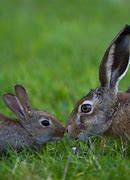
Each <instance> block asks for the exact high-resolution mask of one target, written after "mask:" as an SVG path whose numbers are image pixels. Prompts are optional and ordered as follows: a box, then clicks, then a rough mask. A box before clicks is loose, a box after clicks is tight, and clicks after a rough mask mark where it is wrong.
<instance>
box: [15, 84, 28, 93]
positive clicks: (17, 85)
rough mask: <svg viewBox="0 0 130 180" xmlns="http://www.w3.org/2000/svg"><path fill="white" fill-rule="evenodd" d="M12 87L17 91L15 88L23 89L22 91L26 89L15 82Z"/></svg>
mask: <svg viewBox="0 0 130 180" xmlns="http://www.w3.org/2000/svg"><path fill="white" fill-rule="evenodd" d="M14 89H15V91H17V90H19V89H23V90H24V91H26V90H25V88H24V87H23V86H22V85H20V84H16V85H15V86H14Z"/></svg>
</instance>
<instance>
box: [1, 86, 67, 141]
mask: <svg viewBox="0 0 130 180" xmlns="http://www.w3.org/2000/svg"><path fill="white" fill-rule="evenodd" d="M15 93H16V95H13V94H9V93H6V94H4V95H3V99H4V101H5V103H6V105H7V106H8V107H9V108H10V109H11V110H12V111H13V112H14V113H15V114H16V115H17V116H18V119H19V121H20V124H21V126H22V127H23V128H24V129H25V130H26V131H27V132H28V133H29V134H30V135H31V136H32V137H33V138H34V139H35V140H36V141H37V142H39V143H41V144H44V143H46V142H48V141H52V140H56V139H59V138H61V137H63V134H64V127H63V126H62V125H61V124H60V123H59V122H58V121H57V120H56V118H55V117H53V116H52V115H51V114H50V113H48V112H45V111H40V110H34V109H32V108H31V106H30V103H29V100H28V96H27V92H26V90H25V88H24V87H23V86H21V85H16V86H15Z"/></svg>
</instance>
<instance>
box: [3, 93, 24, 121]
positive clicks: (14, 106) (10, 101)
mask: <svg viewBox="0 0 130 180" xmlns="http://www.w3.org/2000/svg"><path fill="white" fill-rule="evenodd" d="M3 100H4V102H5V104H6V105H7V106H8V108H9V109H11V111H13V112H14V113H15V114H16V115H17V116H18V117H20V118H22V119H25V118H26V114H25V112H24V109H23V107H22V105H21V103H20V101H19V100H18V98H17V97H16V96H14V95H13V94H9V93H6V94H3Z"/></svg>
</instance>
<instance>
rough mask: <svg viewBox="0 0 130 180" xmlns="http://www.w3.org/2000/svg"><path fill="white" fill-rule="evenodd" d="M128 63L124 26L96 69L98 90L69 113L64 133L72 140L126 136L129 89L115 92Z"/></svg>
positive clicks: (129, 35)
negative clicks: (66, 132)
mask: <svg viewBox="0 0 130 180" xmlns="http://www.w3.org/2000/svg"><path fill="white" fill-rule="evenodd" d="M129 61H130V26H128V25H126V26H125V27H124V28H123V29H122V30H121V32H120V33H119V34H118V35H117V36H116V37H115V38H114V40H113V41H112V42H111V44H110V46H109V47H108V49H107V50H106V52H105V55H104V57H103V59H102V62H101V64H100V68H99V80H100V87H98V88H96V89H94V90H91V91H90V92H89V93H88V94H87V95H86V96H85V97H83V98H82V99H81V100H80V101H79V102H78V103H77V105H76V106H75V109H74V110H73V112H72V113H71V114H70V118H69V121H68V125H67V131H68V134H69V136H70V137H72V138H75V139H82V140H85V139H88V138H89V137H90V136H95V135H105V134H108V135H114V136H115V137H122V138H123V139H127V138H128V137H130V89H128V91H126V92H125V93H123V92H119V91H118V84H119V81H120V80H121V79H122V78H123V76H124V75H125V74H126V72H127V70H128V67H129Z"/></svg>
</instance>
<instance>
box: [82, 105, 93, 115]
mask: <svg viewBox="0 0 130 180" xmlns="http://www.w3.org/2000/svg"><path fill="white" fill-rule="evenodd" d="M91 110H92V105H91V104H82V106H81V112H83V113H90V112H91Z"/></svg>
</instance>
